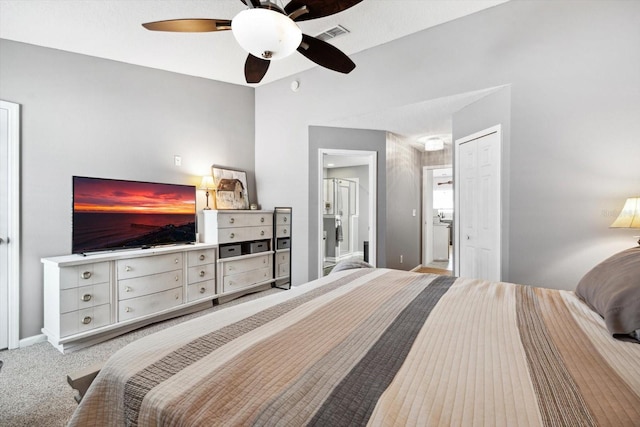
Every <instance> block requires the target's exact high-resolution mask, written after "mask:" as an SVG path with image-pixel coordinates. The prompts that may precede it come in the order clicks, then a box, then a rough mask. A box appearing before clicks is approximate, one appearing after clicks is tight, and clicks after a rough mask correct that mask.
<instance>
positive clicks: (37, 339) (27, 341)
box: [20, 334, 47, 348]
mask: <svg viewBox="0 0 640 427" xmlns="http://www.w3.org/2000/svg"><path fill="white" fill-rule="evenodd" d="M46 340H47V336H46V335H45V334H40V335H34V336H32V337H29V338H23V339H21V340H20V348H22V347H29V346H30V345H34V344H38V343H41V342H45V341H46Z"/></svg>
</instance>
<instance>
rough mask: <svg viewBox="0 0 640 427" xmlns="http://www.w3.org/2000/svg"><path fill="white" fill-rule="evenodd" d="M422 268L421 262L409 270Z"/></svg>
mask: <svg viewBox="0 0 640 427" xmlns="http://www.w3.org/2000/svg"><path fill="white" fill-rule="evenodd" d="M421 268H422V264H418V265H417V266H416V267H414V268H412V269H411V270H410V271H418V270H420V269H421Z"/></svg>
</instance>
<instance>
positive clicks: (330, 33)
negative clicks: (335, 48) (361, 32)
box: [316, 25, 349, 42]
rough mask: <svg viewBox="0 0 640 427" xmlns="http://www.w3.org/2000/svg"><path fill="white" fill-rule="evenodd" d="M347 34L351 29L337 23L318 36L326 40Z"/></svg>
mask: <svg viewBox="0 0 640 427" xmlns="http://www.w3.org/2000/svg"><path fill="white" fill-rule="evenodd" d="M345 34H349V30H347V29H346V28H345V27H343V26H342V25H336V26H335V27H333V28H329V29H328V30H326V31H324V32H322V33H320V34H318V35H317V36H316V38H317V39H320V40H322V41H325V42H326V41H327V40H331V39H335V38H336V37H340V36H343V35H345Z"/></svg>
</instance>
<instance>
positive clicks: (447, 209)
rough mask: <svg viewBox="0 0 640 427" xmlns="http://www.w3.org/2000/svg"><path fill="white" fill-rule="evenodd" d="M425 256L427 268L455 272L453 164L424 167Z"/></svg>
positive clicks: (424, 264) (423, 262) (423, 250)
mask: <svg viewBox="0 0 640 427" xmlns="http://www.w3.org/2000/svg"><path fill="white" fill-rule="evenodd" d="M423 200H424V205H423V249H422V253H423V259H422V265H423V267H426V268H431V269H438V270H447V271H451V272H453V264H454V251H453V243H454V242H453V213H454V211H453V208H454V204H453V168H452V166H451V165H443V166H425V167H423Z"/></svg>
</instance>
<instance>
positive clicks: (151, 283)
mask: <svg viewBox="0 0 640 427" xmlns="http://www.w3.org/2000/svg"><path fill="white" fill-rule="evenodd" d="M183 283H184V282H183V279H182V270H174V271H167V272H165V273H158V274H151V275H149V276H142V277H135V278H133V279H125V280H118V299H119V300H121V301H122V300H126V299H130V298H137V297H141V296H143V295H149V294H154V293H156V292H162V291H166V290H167V289H172V288H177V287H181V286H182V284H183Z"/></svg>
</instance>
